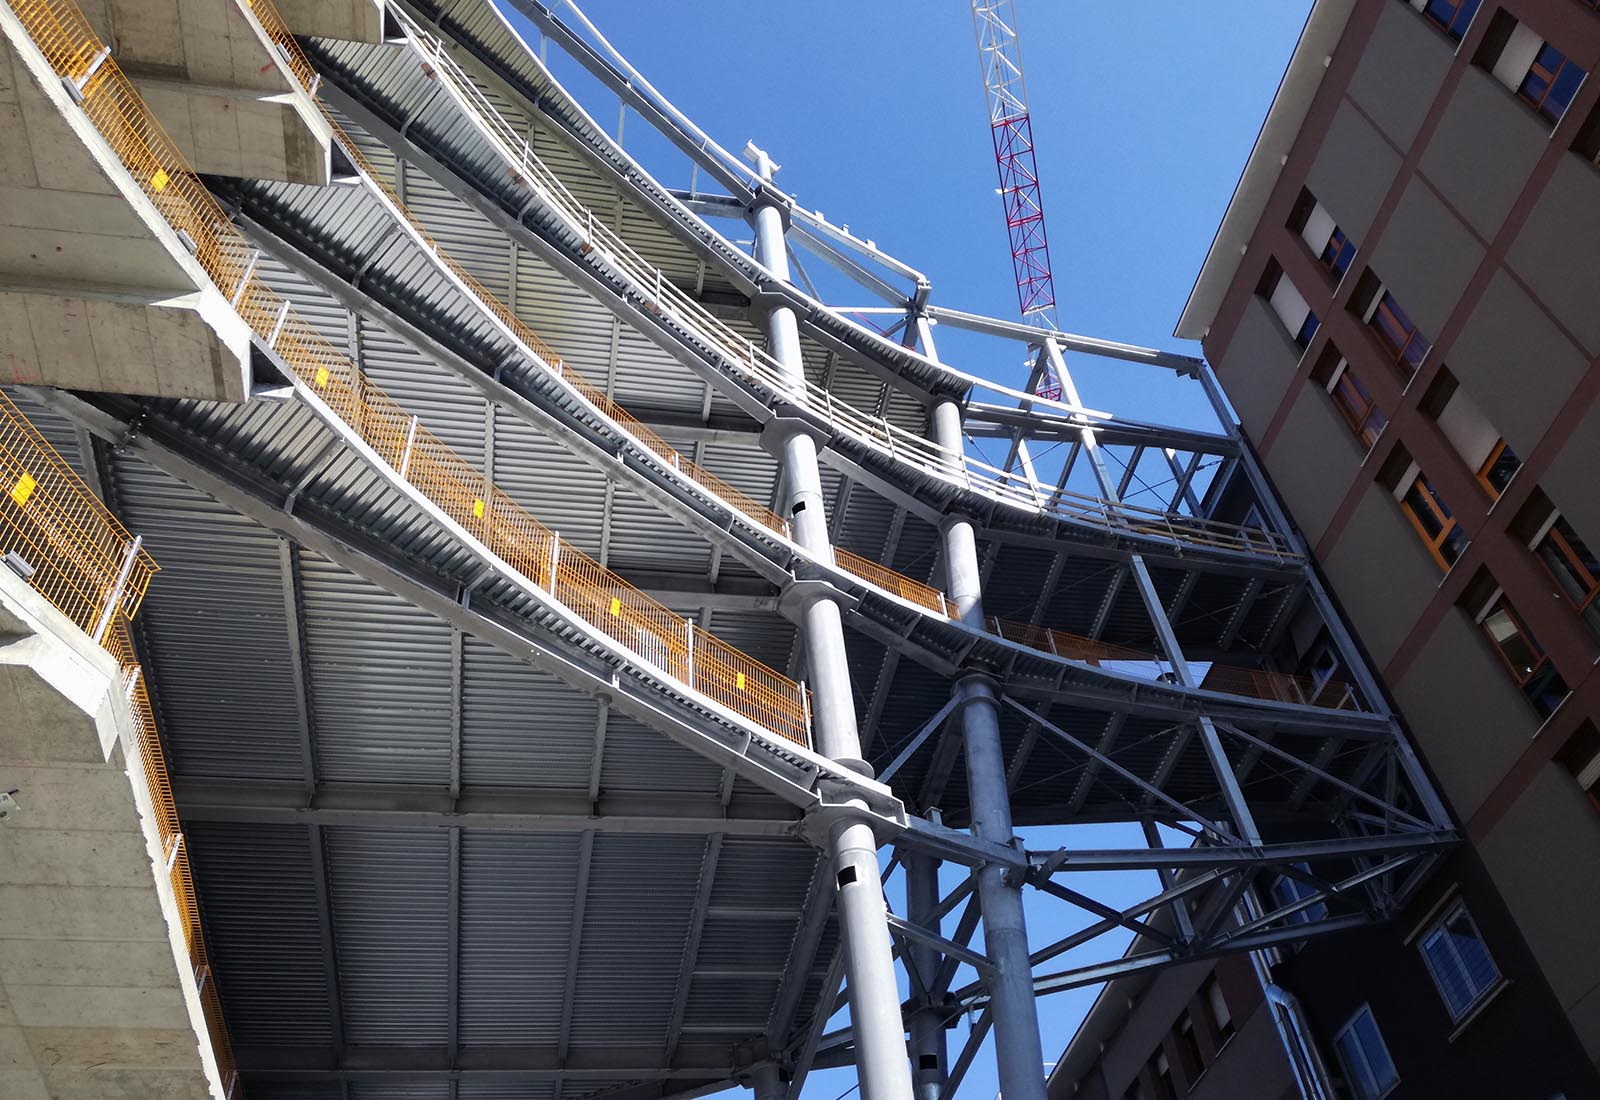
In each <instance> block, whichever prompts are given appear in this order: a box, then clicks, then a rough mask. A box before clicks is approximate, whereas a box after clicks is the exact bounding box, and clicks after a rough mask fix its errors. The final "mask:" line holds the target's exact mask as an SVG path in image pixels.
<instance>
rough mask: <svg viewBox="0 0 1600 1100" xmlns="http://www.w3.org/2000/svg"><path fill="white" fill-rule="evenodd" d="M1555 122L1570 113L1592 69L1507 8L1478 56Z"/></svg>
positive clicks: (1491, 27) (1479, 61)
mask: <svg viewBox="0 0 1600 1100" xmlns="http://www.w3.org/2000/svg"><path fill="white" fill-rule="evenodd" d="M1474 60H1475V62H1476V63H1477V64H1478V65H1481V66H1482V67H1483V68H1486V69H1488V70H1489V71H1490V72H1491V73H1492V74H1493V75H1494V78H1495V79H1496V80H1498V81H1499V82H1500V83H1502V84H1504V85H1505V86H1506V87H1507V88H1509V89H1511V91H1512V92H1514V93H1516V96H1517V98H1518V99H1520V100H1522V101H1523V102H1524V103H1526V104H1528V106H1530V107H1532V108H1533V109H1534V110H1535V111H1537V112H1539V114H1541V115H1543V116H1544V117H1545V118H1547V119H1549V120H1550V121H1551V122H1555V121H1558V120H1559V119H1560V118H1561V116H1562V115H1563V114H1565V113H1566V110H1567V107H1568V106H1569V105H1570V104H1571V103H1572V97H1573V95H1574V94H1576V93H1577V90H1578V86H1579V85H1580V84H1582V83H1583V79H1584V77H1586V76H1588V75H1589V74H1588V72H1587V71H1585V70H1584V69H1581V68H1579V67H1578V66H1577V65H1576V64H1575V63H1574V62H1573V61H1572V59H1571V58H1569V57H1568V56H1567V55H1566V54H1564V53H1562V52H1561V51H1560V50H1558V49H1556V48H1555V47H1554V46H1552V45H1551V44H1550V43H1548V42H1546V41H1545V40H1544V39H1543V38H1542V37H1541V36H1540V35H1539V34H1538V32H1536V31H1535V30H1534V29H1533V28H1532V27H1530V26H1528V25H1527V24H1526V23H1520V22H1518V21H1517V19H1516V17H1515V16H1513V15H1512V14H1511V13H1510V12H1507V11H1503V10H1502V11H1498V12H1496V13H1495V17H1494V19H1493V21H1492V22H1491V23H1490V24H1489V30H1488V33H1486V34H1485V35H1484V37H1483V43H1482V45H1481V46H1480V48H1479V50H1478V54H1477V56H1476V57H1475V58H1474Z"/></svg>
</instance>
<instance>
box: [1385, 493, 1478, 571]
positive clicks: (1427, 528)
mask: <svg viewBox="0 0 1600 1100" xmlns="http://www.w3.org/2000/svg"><path fill="white" fill-rule="evenodd" d="M1400 506H1401V508H1402V509H1403V510H1404V511H1405V513H1406V517H1407V518H1408V519H1410V520H1411V525H1412V526H1413V527H1415V528H1416V529H1417V534H1419V535H1421V536H1422V541H1423V543H1424V544H1426V546H1427V547H1428V552H1429V553H1430V554H1432V555H1433V560H1434V561H1436V562H1438V563H1439V568H1441V569H1444V570H1445V571H1447V572H1448V571H1449V569H1450V567H1451V566H1452V565H1454V564H1455V563H1456V560H1457V559H1458V558H1460V557H1461V553H1462V551H1463V550H1465V549H1466V548H1467V536H1466V533H1465V532H1464V531H1462V530H1461V525H1460V524H1458V523H1457V522H1456V518H1455V516H1453V515H1451V514H1450V509H1448V508H1446V507H1445V505H1444V501H1443V500H1442V499H1440V497H1439V492H1438V490H1437V489H1435V488H1434V487H1433V486H1432V485H1431V484H1429V482H1428V479H1427V478H1425V477H1423V476H1422V475H1421V474H1418V475H1417V476H1416V478H1415V479H1413V480H1412V482H1411V484H1410V486H1409V487H1407V489H1406V491H1405V495H1404V496H1403V497H1401V498H1400Z"/></svg>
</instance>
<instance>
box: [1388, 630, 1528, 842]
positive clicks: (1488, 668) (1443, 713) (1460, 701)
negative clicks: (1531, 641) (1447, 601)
mask: <svg viewBox="0 0 1600 1100" xmlns="http://www.w3.org/2000/svg"><path fill="white" fill-rule="evenodd" d="M1490 646H1491V643H1490V642H1489V640H1488V639H1487V638H1486V637H1484V636H1483V633H1482V631H1480V630H1479V629H1478V628H1477V627H1476V626H1475V625H1474V624H1473V623H1472V622H1471V621H1470V620H1469V619H1468V618H1467V616H1466V614H1465V613H1464V612H1462V611H1460V610H1458V609H1454V608H1452V609H1451V610H1450V611H1449V612H1447V613H1446V614H1445V616H1444V618H1442V619H1440V620H1439V625H1438V626H1437V627H1435V628H1434V630H1433V633H1432V634H1430V635H1429V636H1428V642H1427V644H1426V645H1424V646H1421V647H1419V648H1418V650H1417V654H1416V657H1415V658H1413V660H1412V662H1411V666H1410V667H1409V668H1408V669H1406V674H1405V676H1404V677H1403V678H1402V679H1401V680H1400V681H1399V682H1398V683H1396V684H1395V685H1394V693H1395V698H1396V700H1397V701H1398V702H1399V704H1400V706H1401V707H1402V708H1403V710H1402V713H1404V714H1405V716H1406V722H1407V724H1408V725H1409V726H1410V727H1411V732H1412V734H1413V736H1415V737H1416V739H1417V745H1418V747H1419V748H1420V749H1421V750H1422V752H1423V754H1424V755H1425V756H1426V757H1427V760H1428V763H1429V765H1430V766H1431V767H1432V769H1433V774H1434V775H1436V776H1437V777H1438V779H1439V786H1440V789H1441V791H1442V792H1443V794H1444V796H1445V797H1446V798H1448V799H1449V800H1450V805H1451V806H1452V807H1453V808H1454V809H1455V811H1456V813H1457V814H1459V815H1460V817H1461V819H1462V820H1466V819H1468V818H1470V817H1471V816H1472V814H1473V812H1474V811H1475V810H1477V808H1478V806H1479V805H1480V804H1481V803H1482V801H1483V799H1484V798H1485V797H1486V796H1487V795H1488V794H1489V792H1490V791H1491V790H1493V789H1494V787H1495V785H1496V784H1497V783H1498V782H1499V781H1500V780H1501V779H1503V778H1504V777H1505V774H1506V772H1507V770H1508V769H1509V768H1510V767H1511V765H1512V763H1513V762H1514V761H1515V760H1516V759H1517V757H1518V756H1519V755H1521V753H1522V751H1523V750H1524V749H1525V748H1527V746H1528V741H1529V739H1530V738H1532V736H1533V733H1534V730H1536V729H1537V728H1538V727H1539V719H1538V717H1537V716H1536V715H1535V714H1534V711H1533V707H1531V706H1530V705H1529V704H1528V701H1527V700H1526V699H1524V698H1523V697H1522V693H1521V692H1519V691H1518V690H1517V689H1516V687H1515V686H1514V685H1513V684H1512V683H1511V680H1510V678H1509V677H1507V676H1506V675H1505V674H1504V672H1503V670H1502V669H1501V668H1500V667H1499V665H1500V658H1499V657H1498V656H1496V655H1495V654H1494V652H1493V651H1492V650H1491V648H1490ZM1446 685H1448V687H1446Z"/></svg>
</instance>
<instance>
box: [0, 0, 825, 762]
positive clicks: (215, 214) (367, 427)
mask: <svg viewBox="0 0 1600 1100" xmlns="http://www.w3.org/2000/svg"><path fill="white" fill-rule="evenodd" d="M252 10H253V11H254V12H255V13H256V15H257V17H258V18H262V19H264V21H265V22H270V24H271V26H272V28H273V29H272V30H271V31H270V33H271V34H272V37H273V39H274V41H276V42H277V43H278V45H279V47H280V49H282V51H283V52H284V55H285V58H286V60H287V61H288V63H289V66H290V68H291V70H292V71H294V72H295V74H296V76H297V78H299V79H301V80H303V81H305V86H306V88H307V90H308V91H314V89H315V84H316V75H315V73H313V72H312V71H311V70H310V66H309V65H308V64H305V62H304V56H303V54H301V53H300V50H299V47H298V45H297V44H296V43H295V42H294V39H293V37H292V36H290V35H289V33H288V31H287V29H286V28H285V27H284V26H283V23H282V21H281V19H279V18H278V17H277V14H276V13H275V12H273V11H272V10H271V5H270V4H269V3H267V0H256V2H255V3H254V4H253V6H252ZM13 11H15V12H16V13H17V14H18V16H19V17H20V18H21V19H22V21H23V24H24V25H25V26H26V27H27V28H28V31H29V34H30V36H31V37H33V39H34V41H35V42H36V43H39V44H41V49H42V50H43V52H44V54H45V57H46V59H47V60H48V61H49V62H50V64H51V65H52V67H54V68H55V69H56V71H57V72H58V73H59V74H60V75H61V76H62V77H64V78H65V79H67V80H69V81H71V82H72V84H73V86H74V88H75V89H76V91H77V93H78V95H79V97H80V98H81V100H82V102H83V106H84V110H85V112H86V113H87V114H88V116H89V117H90V118H91V119H92V120H94V122H95V126H96V128H97V129H98V130H99V131H100V133H101V135H102V136H103V137H104V138H105V139H106V141H107V143H108V144H109V145H110V146H111V148H112V149H113V150H114V151H115V153H116V154H117V156H118V157H119V159H121V160H122V161H123V163H124V165H125V166H127V167H128V168H129V170H130V171H131V172H132V173H133V174H134V177H135V179H136V180H138V181H139V185H140V187H141V188H142V189H143V190H144V191H145V193H146V194H147V195H148V196H149V197H150V198H151V200H152V201H153V202H155V204H156V206H157V208H158V209H159V210H160V211H161V213H162V215H163V217H165V218H166V219H167V221H168V223H169V224H171V225H172V226H173V227H174V228H175V229H178V230H179V231H180V232H181V234H182V235H183V236H184V237H186V238H187V240H186V242H185V243H186V244H189V245H190V247H191V248H192V249H193V251H194V254H195V255H196V257H198V258H199V260H200V262H201V264H202V265H203V266H204V267H205V270H206V272H207V274H208V275H209V276H210V277H211V279H212V281H213V282H215V283H216V285H217V287H218V289H219V290H221V291H222V293H223V294H224V295H225V296H227V297H228V298H229V300H230V301H232V302H233V303H234V305H235V308H236V309H237V310H238V311H239V315H240V316H241V317H242V318H243V319H244V321H245V322H246V324H248V325H249V326H250V328H251V330H252V331H253V332H255V333H256V335H257V336H259V337H260V338H261V339H262V340H264V341H265V342H266V343H267V344H268V345H269V346H271V347H272V348H273V350H274V351H275V352H276V353H277V354H278V356H279V357H280V358H281V359H282V360H283V362H284V363H285V364H286V365H287V366H288V367H289V368H290V369H291V370H292V371H293V372H294V373H295V375H296V376H297V377H298V378H299V379H300V380H301V381H302V382H303V383H304V384H305V385H306V386H307V387H308V389H309V390H310V391H311V392H313V393H314V394H316V395H317V397H318V398H320V399H321V400H322V402H323V403H324V404H325V405H326V406H327V407H328V408H329V409H330V410H331V411H332V412H333V413H334V415H336V416H337V417H339V418H340V419H341V420H343V421H344V423H345V424H346V425H348V426H349V427H351V428H352V429H353V430H354V431H355V432H356V433H357V434H358V435H359V436H360V438H361V439H362V440H363V441H364V442H365V443H366V444H367V445H368V446H370V447H371V448H372V450H373V451H374V452H375V453H376V455H377V456H378V458H379V459H380V460H381V461H383V462H384V463H386V464H387V465H389V466H390V467H391V468H392V469H393V470H395V471H396V472H397V473H398V474H399V476H400V477H401V479H403V480H405V481H407V482H409V483H410V484H411V485H412V486H413V487H415V488H416V489H417V490H418V491H419V492H420V493H421V494H422V495H423V496H424V497H426V498H427V499H428V500H430V501H431V502H432V503H433V504H434V505H435V506H436V507H438V508H439V509H440V510H441V511H442V512H443V513H444V514H445V515H447V516H449V518H450V519H452V520H454V521H455V522H456V523H457V524H459V525H460V526H461V527H462V528H463V529H465V530H466V531H467V532H468V533H469V534H470V535H471V536H472V537H474V538H476V539H477V540H478V541H479V542H480V543H482V544H483V546H484V547H485V548H486V549H487V550H488V551H489V552H490V553H491V554H493V555H495V556H496V557H499V558H500V559H501V560H502V561H504V562H506V564H507V565H509V566H511V568H513V569H515V570H516V571H517V572H519V573H521V574H522V575H523V576H524V577H526V578H527V579H528V580H529V581H531V582H532V583H533V584H534V585H536V586H538V587H541V588H544V589H546V590H547V591H550V592H552V593H553V594H554V595H555V596H556V598H557V599H560V600H562V601H564V602H566V601H570V602H569V604H568V606H570V607H571V608H572V610H573V611H574V612H575V613H576V614H577V615H579V616H580V617H581V618H583V619H584V620H585V621H586V622H588V623H589V624H590V625H591V626H593V627H595V628H596V629H597V630H598V631H599V632H600V633H601V634H603V635H606V636H608V637H611V638H613V639H615V640H616V641H618V642H620V643H622V644H623V645H625V646H628V647H629V648H631V649H633V650H634V651H635V652H637V653H639V654H640V655H641V656H643V657H644V658H645V659H646V660H648V661H652V662H654V663H657V664H658V666H659V667H661V668H663V669H665V670H667V671H668V672H669V673H671V674H672V675H674V676H676V677H678V678H679V679H681V680H683V681H684V682H686V683H689V684H691V685H692V686H693V687H695V688H697V689H699V690H700V691H702V692H704V693H705V694H706V695H708V696H710V697H711V698H713V699H715V700H716V701H717V702H719V703H721V704H723V705H724V706H726V707H728V708H729V709H730V710H732V711H734V712H735V713H738V714H740V715H742V716H743V717H745V718H748V719H750V720H751V721H753V722H756V723H757V724H759V725H761V726H764V727H765V728H767V729H769V730H771V731H773V732H774V733H777V734H779V735H780V736H783V737H785V738H788V739H789V740H792V741H795V742H798V743H800V744H806V743H808V732H807V727H808V717H809V707H808V704H807V700H806V697H805V691H804V688H802V687H801V685H799V684H797V683H795V682H794V681H792V680H790V679H788V678H787V677H785V676H783V675H782V674H781V673H778V672H776V671H774V670H773V669H770V668H768V667H767V666H766V665H764V664H762V663H761V662H759V661H756V660H755V659H754V658H752V657H749V656H747V655H745V654H743V653H740V652H739V651H738V650H736V649H734V648H733V647H731V646H726V645H721V644H719V643H715V642H714V640H709V638H710V636H709V635H704V632H703V631H696V630H695V629H694V628H693V627H692V625H691V624H690V623H689V622H688V621H687V620H685V619H684V618H682V617H681V616H678V615H677V614H675V613H673V612H672V611H670V610H668V609H667V608H666V607H664V606H662V605H661V604H659V603H657V602H656V601H654V600H652V599H651V598H650V597H648V596H646V595H645V594H644V593H643V592H640V591H639V590H638V589H636V588H634V587H633V586H632V585H630V584H628V583H627V582H626V581H624V580H623V579H622V578H621V577H619V576H617V575H616V574H614V573H611V572H609V571H608V570H606V569H605V568H604V567H603V566H601V565H600V564H599V563H597V562H595V561H593V560H592V559H590V558H588V557H587V556H586V555H584V554H583V553H582V551H580V550H578V549H576V548H575V547H573V546H571V545H569V544H566V543H564V542H562V540H560V539H559V538H558V537H557V536H556V534H555V533H554V532H552V531H550V530H549V529H548V528H546V527H545V526H544V525H543V524H541V523H539V521H538V520H536V519H534V517H533V516H531V515H529V514H528V513H527V512H526V511H525V510H524V509H523V508H522V507H521V506H520V505H518V504H517V503H516V502H515V501H514V500H512V499H511V498H510V497H509V496H507V495H506V494H505V493H503V492H501V491H500V490H499V489H497V488H495V486H494V485H493V484H492V483H490V482H489V481H488V479H487V478H486V477H485V476H484V474H483V473H482V472H480V471H479V470H478V469H477V468H476V467H474V466H473V465H472V464H471V463H469V462H467V461H466V460H465V459H463V458H462V457H461V456H460V455H458V454H456V453H455V452H454V451H453V450H451V449H450V448H449V447H448V446H447V445H445V444H444V443H443V442H442V441H441V440H439V439H438V438H437V437H436V436H434V435H433V434H432V433H431V432H429V431H427V430H426V429H425V428H422V427H421V426H420V424H419V422H418V420H417V418H416V417H414V416H410V415H408V414H407V413H406V412H405V410H404V409H403V408H401V406H400V405H398V404H397V403H396V402H395V401H393V400H392V399H391V398H390V397H389V396H388V395H387V394H385V393H384V392H383V391H382V390H381V389H380V388H379V387H377V386H376V385H374V384H373V383H372V382H370V381H369V380H368V379H367V378H366V376H365V375H364V374H362V373H361V371H360V369H359V367H358V366H357V365H356V364H355V363H354V362H353V361H351V360H350V359H349V358H348V357H346V356H345V355H344V354H343V353H341V352H340V351H338V350H337V349H336V348H335V347H334V346H333V345H332V344H331V343H329V342H328V341H327V340H326V339H324V338H323V337H322V336H321V335H320V334H319V333H318V332H317V331H316V329H315V328H313V327H312V326H311V325H310V324H309V323H307V322H306V321H304V320H303V319H302V318H300V317H299V316H298V315H296V314H295V313H294V311H293V310H292V309H291V308H290V306H289V303H288V302H287V301H286V300H284V299H283V298H281V297H280V296H279V295H278V294H277V293H276V292H274V291H273V290H272V289H271V288H269V287H268V286H267V285H266V284H265V283H264V282H262V281H261V279H259V278H257V277H256V276H255V275H254V272H253V266H252V265H251V264H250V262H249V257H250V254H251V249H250V247H249V244H248V242H246V241H245V239H244V238H243V237H242V236H241V235H240V234H239V232H238V230H237V229H236V228H235V227H234V226H233V225H232V223H231V222H229V221H228V219H227V217H226V216H225V215H224V213H223V211H222V209H221V207H219V206H218V205H217V203H216V200H215V199H213V198H212V196H211V194H210V193H209V192H208V191H206V189H205V188H204V187H203V186H202V185H201V184H200V182H199V180H198V179H197V178H196V177H195V175H194V173H193V171H192V170H191V169H190V168H189V167H188V163H187V161H186V160H185V159H184V157H183V156H182V154H181V153H180V152H179V151H178V149H177V147H176V146H175V145H174V144H173V143H172V141H171V139H170V138H169V137H167V135H166V134H165V132H164V131H162V129H161V127H160V125H159V124H158V123H157V122H156V121H155V120H154V118H152V117H151V116H150V114H149V113H148V111H147V109H146V108H145V106H144V104H143V102H142V101H141V100H140V98H139V96H138V94H137V92H135V91H134V89H133V87H132V85H131V84H130V83H129V82H128V80H127V78H126V77H124V76H123V75H122V73H121V71H120V70H119V69H118V67H117V65H116V63H115V62H114V61H113V60H111V59H110V58H109V57H108V56H107V55H106V53H105V49H104V46H103V45H102V44H101V43H100V41H99V39H98V38H96V37H95V35H94V32H93V30H92V29H91V28H90V27H89V25H88V23H87V22H86V21H85V20H84V19H83V17H82V15H81V14H80V13H79V12H78V11H77V9H76V8H75V7H74V6H73V5H72V4H71V3H69V2H68V0H15V3H14V4H13ZM264 25H265V24H264ZM46 44H47V45H46ZM86 58H87V59H88V60H87V61H86V60H85V59H86ZM339 136H340V138H341V145H343V146H344V148H345V150H346V151H347V152H351V153H354V154H355V155H356V156H359V151H358V150H356V149H355V146H354V143H353V142H350V141H349V139H348V137H346V136H345V135H343V133H342V131H340V133H339ZM361 163H363V164H364V160H363V161H362V162H361ZM372 178H373V179H374V180H376V179H377V177H375V176H374V177H372ZM429 243H430V244H432V242H431V239H430V242H429ZM432 247H434V248H435V249H437V245H432ZM452 265H453V261H452ZM452 269H453V270H455V271H456V272H457V274H458V275H460V276H463V277H465V278H467V279H470V276H467V275H466V273H465V272H464V271H462V270H460V269H459V267H455V266H453V268H452ZM471 285H474V286H476V284H475V283H473V284H471ZM479 290H480V291H481V287H479ZM483 293H484V294H485V296H486V297H487V292H486V291H484V292H483ZM505 317H506V319H508V323H517V324H519V325H520V322H516V319H515V318H514V317H511V316H510V311H509V310H507V311H505ZM524 331H525V328H524ZM526 337H527V338H529V339H531V340H535V341H536V340H537V337H535V336H533V334H532V333H531V332H526ZM534 346H535V348H536V349H542V350H541V354H544V353H545V352H548V349H547V348H544V346H543V345H542V344H535V345H534ZM550 354H551V356H552V358H554V356H553V353H550ZM661 446H663V447H665V444H661ZM669 450H670V449H669ZM702 635H703V636H704V637H703V639H702V638H701V637H700V636H702ZM691 650H693V651H695V652H698V651H700V650H704V651H705V653H706V657H705V659H704V660H703V661H700V662H691V661H689V660H688V657H687V655H688V654H689V653H690V652H691Z"/></svg>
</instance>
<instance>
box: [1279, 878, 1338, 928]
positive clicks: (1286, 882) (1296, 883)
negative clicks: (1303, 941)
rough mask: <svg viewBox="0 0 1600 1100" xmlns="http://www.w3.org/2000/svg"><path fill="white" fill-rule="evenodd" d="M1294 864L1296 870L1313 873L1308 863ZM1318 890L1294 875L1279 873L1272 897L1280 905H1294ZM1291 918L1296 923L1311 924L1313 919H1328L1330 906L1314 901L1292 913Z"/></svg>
mask: <svg viewBox="0 0 1600 1100" xmlns="http://www.w3.org/2000/svg"><path fill="white" fill-rule="evenodd" d="M1294 866H1295V869H1296V870H1298V871H1301V872H1303V873H1304V874H1308V875H1309V874H1310V873H1311V867H1310V866H1309V865H1308V864H1305V863H1296V864H1295V865H1294ZM1316 892H1317V890H1316V887H1314V886H1312V885H1311V884H1310V883H1308V882H1302V881H1301V880H1300V879H1297V878H1295V877H1294V876H1292V875H1279V876H1278V877H1277V878H1275V879H1273V880H1272V897H1273V899H1274V900H1275V901H1277V903H1278V905H1279V906H1289V905H1293V904H1294V903H1295V902H1297V901H1300V900H1301V899H1302V898H1309V897H1310V896H1311V895H1313V894H1315V893H1316ZM1289 919H1290V920H1291V921H1293V922H1294V923H1296V924H1310V923H1311V922H1313V921H1321V920H1327V919H1328V906H1327V905H1326V904H1325V903H1323V902H1320V901H1314V902H1312V903H1311V904H1310V905H1307V906H1304V907H1303V908H1301V909H1298V910H1296V911H1295V912H1293V913H1291V914H1290V915H1289Z"/></svg>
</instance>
